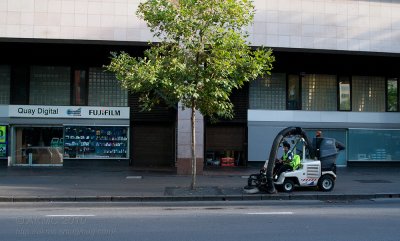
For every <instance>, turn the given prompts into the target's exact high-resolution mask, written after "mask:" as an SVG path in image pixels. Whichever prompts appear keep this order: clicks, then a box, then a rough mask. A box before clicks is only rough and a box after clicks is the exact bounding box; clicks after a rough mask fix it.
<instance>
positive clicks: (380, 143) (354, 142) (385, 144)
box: [348, 129, 400, 161]
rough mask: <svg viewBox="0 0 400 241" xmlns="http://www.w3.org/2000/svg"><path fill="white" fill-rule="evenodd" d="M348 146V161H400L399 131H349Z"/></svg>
mask: <svg viewBox="0 0 400 241" xmlns="http://www.w3.org/2000/svg"><path fill="white" fill-rule="evenodd" d="M348 144H349V148H348V151H349V160H357V161H399V160H400V150H399V148H398V147H399V146H400V130H368V129H349V142H348Z"/></svg>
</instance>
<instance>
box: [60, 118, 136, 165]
mask: <svg viewBox="0 0 400 241" xmlns="http://www.w3.org/2000/svg"><path fill="white" fill-rule="evenodd" d="M64 138H65V139H64V140H65V141H64V157H65V158H90V159H95V158H128V146H129V145H128V127H126V126H65V129H64Z"/></svg>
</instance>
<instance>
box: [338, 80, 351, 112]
mask: <svg viewBox="0 0 400 241" xmlns="http://www.w3.org/2000/svg"><path fill="white" fill-rule="evenodd" d="M350 93H351V87H350V77H344V76H341V77H339V110H351V96H350Z"/></svg>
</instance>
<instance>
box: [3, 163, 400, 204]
mask: <svg viewBox="0 0 400 241" xmlns="http://www.w3.org/2000/svg"><path fill="white" fill-rule="evenodd" d="M257 172H258V169H257V168H237V167H235V168H217V169H207V170H205V171H204V175H202V176H197V185H196V186H197V188H196V190H194V191H191V190H189V188H188V187H189V185H190V183H191V177H190V176H179V175H176V174H175V172H174V171H172V170H160V169H159V170H139V169H137V168H132V167H51V168H50V167H47V168H41V167H33V168H24V167H9V168H2V169H0V201H2V202H37V201H136V202H145V201H202V200H205V201H212V200H219V201H221V200H226V201H230V200H232V201H237V200H354V199H375V198H400V167H344V168H338V172H337V175H338V178H337V181H336V184H335V188H334V189H333V191H332V192H320V191H318V190H316V189H305V188H303V189H296V190H295V191H294V192H292V193H290V194H287V193H277V194H263V193H260V194H252V195H249V194H245V193H243V191H242V188H243V187H244V186H245V185H246V183H247V176H248V175H249V174H252V173H257Z"/></svg>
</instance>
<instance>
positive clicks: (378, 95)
mask: <svg viewBox="0 0 400 241" xmlns="http://www.w3.org/2000/svg"><path fill="white" fill-rule="evenodd" d="M351 84H352V86H351V87H352V89H351V91H352V110H353V111H359V112H385V106H386V105H385V92H386V91H385V78H384V77H375V76H353V77H352V80H351Z"/></svg>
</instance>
